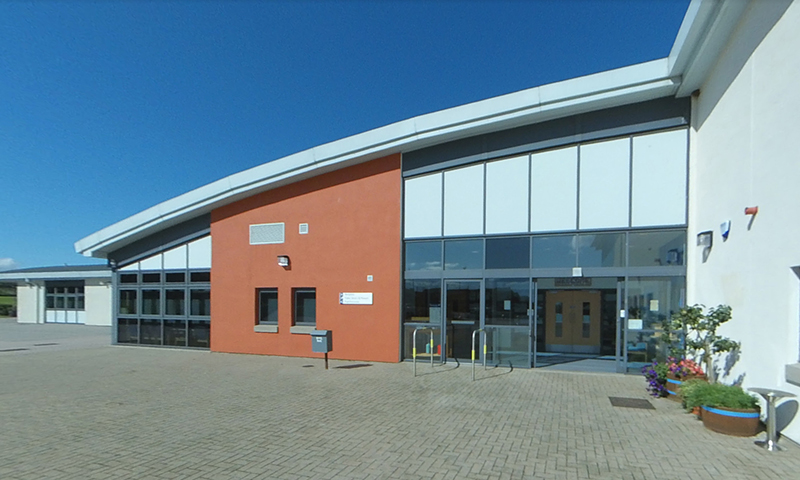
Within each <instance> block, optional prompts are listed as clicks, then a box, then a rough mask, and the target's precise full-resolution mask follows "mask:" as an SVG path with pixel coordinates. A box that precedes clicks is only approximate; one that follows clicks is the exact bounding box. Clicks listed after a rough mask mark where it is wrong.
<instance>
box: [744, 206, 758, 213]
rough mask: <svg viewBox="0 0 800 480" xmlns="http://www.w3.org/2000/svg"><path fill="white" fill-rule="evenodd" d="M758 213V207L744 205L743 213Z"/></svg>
mask: <svg viewBox="0 0 800 480" xmlns="http://www.w3.org/2000/svg"><path fill="white" fill-rule="evenodd" d="M757 213H758V207H745V209H744V214H745V215H755V214H757Z"/></svg>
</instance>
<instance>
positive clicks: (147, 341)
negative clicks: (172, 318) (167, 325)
mask: <svg viewBox="0 0 800 480" xmlns="http://www.w3.org/2000/svg"><path fill="white" fill-rule="evenodd" d="M139 343H141V344H143V345H161V320H145V319H142V320H141V321H140V323H139Z"/></svg>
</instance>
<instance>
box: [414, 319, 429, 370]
mask: <svg viewBox="0 0 800 480" xmlns="http://www.w3.org/2000/svg"><path fill="white" fill-rule="evenodd" d="M420 330H429V331H430V332H431V343H430V345H431V368H433V329H432V328H430V327H417V328H415V329H414V334H413V335H412V337H411V344H412V345H413V349H412V350H411V351H412V356H413V358H414V360H413V363H414V376H415V377H416V376H417V332H418V331H420Z"/></svg>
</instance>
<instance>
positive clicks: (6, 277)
mask: <svg viewBox="0 0 800 480" xmlns="http://www.w3.org/2000/svg"><path fill="white" fill-rule="evenodd" d="M87 278H107V279H110V278H111V270H90V271H74V272H69V271H64V272H27V273H26V272H16V273H2V272H0V282H3V281H8V282H27V281H28V280H83V279H87Z"/></svg>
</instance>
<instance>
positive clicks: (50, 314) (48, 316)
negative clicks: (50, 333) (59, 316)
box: [44, 310, 56, 323]
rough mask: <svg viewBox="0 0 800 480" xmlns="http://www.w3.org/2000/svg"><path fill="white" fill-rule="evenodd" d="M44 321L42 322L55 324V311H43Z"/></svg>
mask: <svg viewBox="0 0 800 480" xmlns="http://www.w3.org/2000/svg"><path fill="white" fill-rule="evenodd" d="M44 314H45V319H44V321H45V322H47V323H56V311H55V310H45V311H44Z"/></svg>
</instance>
